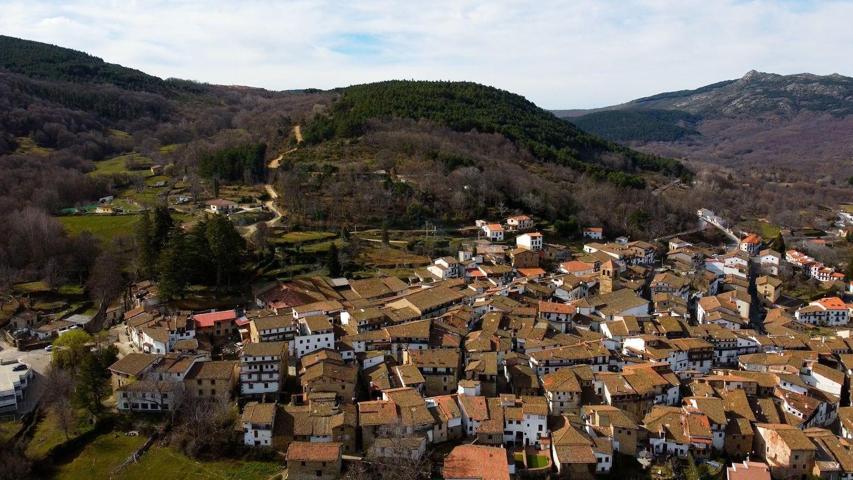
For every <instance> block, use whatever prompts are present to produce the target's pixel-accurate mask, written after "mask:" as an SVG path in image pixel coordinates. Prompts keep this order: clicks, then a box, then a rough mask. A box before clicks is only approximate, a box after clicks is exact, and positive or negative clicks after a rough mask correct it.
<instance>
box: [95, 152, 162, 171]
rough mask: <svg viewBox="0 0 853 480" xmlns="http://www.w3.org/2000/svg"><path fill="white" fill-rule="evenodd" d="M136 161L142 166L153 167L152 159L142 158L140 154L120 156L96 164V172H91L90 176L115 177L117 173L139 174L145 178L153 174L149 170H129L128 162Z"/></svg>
mask: <svg viewBox="0 0 853 480" xmlns="http://www.w3.org/2000/svg"><path fill="white" fill-rule="evenodd" d="M128 159H134V160H137V161H138V162H140V163H142V164H146V165H148V166H150V165H151V163H152V162H151V159H150V158H148V157H145V156H142V155H140V154H138V153H128V154H125V155H119V156H117V157H113V158H110V159H108V160H101V161H100V162H95V170H94V171H92V172H90V173H89V174H90V175H113V174H117V173H132V172H139V174H142V175H144V176H148V175H150V174H151V172H150V171H147V170H129V169H128V168H127V164H126V162H125V161H126V160H128Z"/></svg>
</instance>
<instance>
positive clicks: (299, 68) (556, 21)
mask: <svg viewBox="0 0 853 480" xmlns="http://www.w3.org/2000/svg"><path fill="white" fill-rule="evenodd" d="M0 6H2V9H3V15H2V16H0V32H2V33H3V34H6V35H13V36H18V37H23V38H28V39H33V40H39V41H44V42H49V43H54V44H58V45H62V46H67V47H70V48H75V49H78V50H83V51H86V52H89V53H91V54H93V55H97V56H99V57H102V58H104V59H105V60H107V61H110V62H114V63H120V64H123V65H126V66H130V67H133V68H138V69H140V70H143V71H146V72H148V73H151V74H154V75H158V76H161V77H180V78H189V79H194V80H201V81H206V82H211V83H225V84H242V85H253V86H260V87H266V88H270V89H291V88H305V87H316V88H332V87H337V86H345V85H349V84H353V83H362V82H370V81H378V80H384V79H389V78H417V79H450V80H471V81H476V82H480V83H485V84H489V85H493V86H496V87H500V88H504V89H507V90H511V91H514V92H517V93H520V94H522V95H525V96H526V97H528V98H529V99H531V100H533V101H534V102H536V103H538V104H540V105H542V106H544V107H547V108H583V107H594V106H602V105H608V104H613V103H618V102H623V101H627V100H630V99H632V98H636V97H640V96H645V95H650V94H654V93H658V92H661V91H667V90H678V89H684V88H695V87H698V86H701V85H705V84H708V83H712V82H716V81H719V80H724V79H729V78H736V77H739V76H741V75H743V74H744V73H745V72H746V71H748V70H750V69H753V68H755V69H758V70H762V71H772V72H776V73H798V72H805V71H809V72H813V73H818V74H828V73H833V72H838V73H842V74H848V75H849V74H853V72H851V71H849V70H848V71H844V70H843V69H850V68H851V67H850V63H849V59H850V58H851V57H853V29H850V28H849V25H850V22H851V21H853V2H849V1H826V2H818V1H806V0H788V1H769V0H754V1H752V0H750V1H742V0H740V1H735V0H717V1H713V2H708V1H704V0H612V1H596V0H571V1H569V0H565V1H562V0H540V1H539V2H535V3H530V2H521V1H500V0H492V1H488V2H486V1H466V2H459V1H451V0H434V1H430V2H417V1H407V2H404V1H401V2H392V1H388V0H360V1H359V2H334V1H328V0H326V1H323V0H320V1H307V0H306V1H288V2H268V1H259V0H258V1H254V0H249V1H242V2H227V1H224V0H219V1H207V2H196V1H192V2H189V1H177V2H176V1H166V0H157V1H140V0H137V1H126V2H125V1H94V0H71V1H63V2H55V1H52V0H3V1H2V2H0Z"/></svg>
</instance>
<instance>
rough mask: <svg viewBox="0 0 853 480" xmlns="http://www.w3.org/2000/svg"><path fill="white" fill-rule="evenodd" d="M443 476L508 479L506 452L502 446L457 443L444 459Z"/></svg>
mask: <svg viewBox="0 0 853 480" xmlns="http://www.w3.org/2000/svg"><path fill="white" fill-rule="evenodd" d="M442 475H443V476H444V478H460V479H471V480H474V479H476V480H509V467H508V466H507V453H506V450H505V449H504V448H503V447H485V446H482V445H459V446H457V447H454V448H453V450H451V452H450V454H448V455H447V457H445V459H444V466H443V467H442Z"/></svg>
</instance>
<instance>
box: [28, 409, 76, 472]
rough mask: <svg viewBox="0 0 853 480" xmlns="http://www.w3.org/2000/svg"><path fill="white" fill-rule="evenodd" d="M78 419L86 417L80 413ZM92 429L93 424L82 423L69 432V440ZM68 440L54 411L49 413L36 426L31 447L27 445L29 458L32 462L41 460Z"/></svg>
mask: <svg viewBox="0 0 853 480" xmlns="http://www.w3.org/2000/svg"><path fill="white" fill-rule="evenodd" d="M77 418H78V419H83V418H85V415H84V414H82V413H80V412H78V414H77ZM91 429H92V425H91V424H89V423H88V422H85V421H80V422H78V423H77V425H75V427H74V428H73V429H71V430H69V432H68V439H71V438H75V437H78V436H80V435H82V434H84V433H86V432H88V431H89V430H91ZM68 439H66V438H65V432H63V431H62V428H60V426H59V423H58V422H57V419H56V415H55V414H54V413H53V411H48V413H47V415H45V417H44V418H43V419H42V420H41V422H39V424H38V426H36V431H35V433H33V438H32V439H31V440H30V443H29V445H27V450H26V454H27V458H29V459H30V460H41V459H42V458H44V457H45V456H47V454H48V452H50V449H52V448H53V447H56V446H57V445H61V444H63V443H65V442H66V441H67V440H68Z"/></svg>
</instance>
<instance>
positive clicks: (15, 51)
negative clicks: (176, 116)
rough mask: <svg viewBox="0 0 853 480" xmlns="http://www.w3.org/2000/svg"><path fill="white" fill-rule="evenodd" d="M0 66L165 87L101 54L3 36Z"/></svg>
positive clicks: (122, 84) (50, 75)
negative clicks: (102, 58)
mask: <svg viewBox="0 0 853 480" xmlns="http://www.w3.org/2000/svg"><path fill="white" fill-rule="evenodd" d="M0 68H3V69H6V70H8V71H10V72H15V73H20V74H24V75H27V76H30V77H35V78H44V79H49V80H63V81H75V82H89V83H110V84H113V85H118V86H120V87H122V88H128V89H132V90H163V89H165V88H166V84H165V82H164V81H163V80H162V79H160V78H157V77H154V76H152V75H147V74H145V73H142V72H140V71H139V70H134V69H131V68H126V67H122V66H121V65H116V64H112V63H106V62H104V61H103V60H101V59H100V58H98V57H94V56H92V55H89V54H86V53H83V52H78V51H76V50H71V49H69V48H62V47H57V46H55V45H49V44H46V43H39V42H33V41H29V40H22V39H20V38H14V37H7V36H5V35H0Z"/></svg>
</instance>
